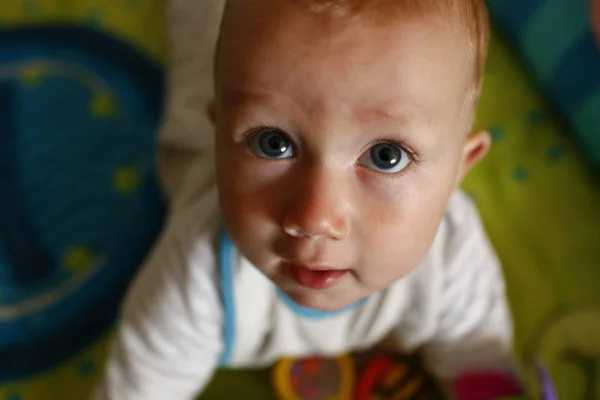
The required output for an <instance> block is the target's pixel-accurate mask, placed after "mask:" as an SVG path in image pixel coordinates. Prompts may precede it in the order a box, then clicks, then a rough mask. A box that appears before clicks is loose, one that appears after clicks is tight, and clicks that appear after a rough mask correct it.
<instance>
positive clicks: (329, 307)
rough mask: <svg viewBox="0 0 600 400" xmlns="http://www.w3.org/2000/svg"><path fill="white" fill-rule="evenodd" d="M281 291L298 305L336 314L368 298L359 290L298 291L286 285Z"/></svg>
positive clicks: (280, 287) (281, 287)
mask: <svg viewBox="0 0 600 400" xmlns="http://www.w3.org/2000/svg"><path fill="white" fill-rule="evenodd" d="M279 289H280V290H281V291H282V292H283V293H285V295H286V296H287V297H288V298H289V299H291V300H292V302H293V303H295V304H296V305H298V306H300V307H304V308H310V309H313V310H319V311H323V312H335V311H340V310H343V309H345V308H348V307H352V306H353V305H355V304H357V303H359V302H360V301H361V300H363V299H364V298H366V297H367V296H368V294H366V293H363V292H362V291H359V290H351V289H342V288H340V289H341V290H332V289H327V290H304V289H300V290H298V289H297V288H289V287H286V286H285V285H284V286H279ZM342 290H343V292H342Z"/></svg>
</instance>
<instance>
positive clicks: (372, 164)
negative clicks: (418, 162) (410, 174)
mask: <svg viewBox="0 0 600 400" xmlns="http://www.w3.org/2000/svg"><path fill="white" fill-rule="evenodd" d="M358 162H359V164H360V165H362V166H364V167H367V168H370V169H373V170H375V171H378V172H384V173H388V174H393V173H396V172H400V171H402V170H403V169H404V168H406V167H407V166H408V165H409V164H410V157H409V156H408V155H407V154H406V151H404V150H402V149H401V148H400V147H398V146H396V145H395V144H391V143H378V144H376V145H375V146H373V147H371V148H370V149H369V150H367V151H366V152H364V153H363V154H362V155H361V156H360V159H359V160H358Z"/></svg>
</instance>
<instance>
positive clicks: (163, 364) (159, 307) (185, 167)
mask: <svg viewBox="0 0 600 400" xmlns="http://www.w3.org/2000/svg"><path fill="white" fill-rule="evenodd" d="M223 5H224V0H211V1H197V0H170V1H169V2H168V9H167V14H168V21H167V23H168V27H169V29H168V32H169V37H168V41H169V63H168V64H169V68H168V77H167V103H166V108H165V111H164V120H163V124H162V127H161V131H160V135H159V146H158V168H159V175H160V178H161V183H162V186H163V189H164V191H165V192H166V195H167V197H168V200H169V210H170V211H169V216H168V219H167V221H166V225H165V228H164V231H163V233H162V235H161V237H160V238H159V241H158V243H157V244H156V246H155V248H154V249H153V251H152V252H151V254H150V255H149V257H148V261H147V262H146V264H145V265H144V266H143V267H142V269H141V271H140V274H139V276H138V277H137V278H136V279H135V281H134V283H133V285H132V287H131V288H130V291H129V293H128V295H127V298H126V300H125V303H124V305H123V308H122V311H121V315H120V321H119V324H118V327H117V332H116V335H115V337H114V340H113V342H112V345H111V347H110V350H109V356H108V361H107V366H106V371H105V374H104V376H103V378H102V380H101V382H100V384H99V386H98V388H97V390H96V391H95V392H94V394H93V396H94V397H93V398H94V399H96V400H138V399H139V400H153V399H157V400H158V399H160V400H164V399H192V398H193V397H194V396H195V395H196V394H197V393H198V392H200V391H201V390H202V389H203V388H204V387H205V385H206V384H207V382H208V381H209V380H210V378H211V376H212V373H213V371H214V369H215V368H216V366H217V363H218V361H219V357H220V355H221V352H222V347H223V343H222V329H223V316H222V303H221V300H220V292H219V286H218V278H217V271H216V268H215V267H216V264H217V260H216V259H215V258H216V253H215V242H216V235H217V231H218V227H217V224H218V221H217V219H218V206H217V199H216V198H217V195H216V185H215V172H214V145H213V127H212V126H211V123H210V121H209V119H208V118H207V114H206V107H207V105H208V103H209V102H210V101H211V100H212V98H213V83H212V80H213V73H212V68H213V61H212V60H213V53H214V49H215V46H216V41H217V35H218V27H219V25H220V20H221V14H222V10H223Z"/></svg>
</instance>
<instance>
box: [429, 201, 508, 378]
mask: <svg viewBox="0 0 600 400" xmlns="http://www.w3.org/2000/svg"><path fill="white" fill-rule="evenodd" d="M446 220H447V224H446V227H445V229H446V232H445V234H444V236H445V237H446V240H445V241H444V243H445V244H444V249H443V253H444V256H443V260H444V262H443V266H442V267H441V271H442V273H441V279H440V281H439V288H440V289H441V290H440V295H439V297H437V301H436V302H435V303H436V307H435V314H434V315H435V321H436V322H435V330H434V333H433V337H432V339H431V340H429V341H428V343H427V344H426V345H425V346H424V356H425V360H426V362H427V363H428V365H429V367H430V369H431V370H432V372H433V373H434V374H435V375H436V376H437V377H438V378H440V379H453V378H455V377H456V376H457V375H459V374H460V373H463V372H474V371H484V370H496V371H502V372H510V371H511V370H512V366H513V365H512V354H513V353H512V334H513V325H512V320H511V316H510V311H509V307H508V304H507V300H506V295H505V286H504V278H503V275H502V271H501V268H500V265H499V262H498V259H497V257H496V255H495V253H494V251H493V249H492V247H491V245H490V243H489V241H488V239H487V237H486V234H485V232H484V230H483V227H482V225H481V222H480V220H479V216H478V214H477V211H476V209H475V207H474V205H473V204H472V203H471V201H470V200H469V199H468V198H467V197H466V196H465V195H464V194H462V193H458V194H456V195H455V196H454V197H453V198H452V199H451V202H450V205H449V211H448V215H447V218H446Z"/></svg>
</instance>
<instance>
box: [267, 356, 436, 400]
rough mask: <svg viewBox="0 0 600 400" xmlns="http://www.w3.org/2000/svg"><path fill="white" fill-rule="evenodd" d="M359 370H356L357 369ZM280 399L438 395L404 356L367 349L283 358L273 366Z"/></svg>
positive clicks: (402, 399) (346, 399)
mask: <svg viewBox="0 0 600 400" xmlns="http://www.w3.org/2000/svg"><path fill="white" fill-rule="evenodd" d="M357 372H359V373H357ZM274 380H275V390H276V393H277V398H278V399H280V400H350V399H354V400H372V399H394V400H409V399H411V400H412V399H419V400H420V399H429V400H431V399H437V398H439V397H440V396H439V395H438V393H437V388H436V386H435V385H434V384H433V380H432V379H431V378H430V377H429V376H428V375H427V374H426V373H425V372H424V371H423V370H422V368H420V367H418V365H417V363H414V362H412V361H410V360H409V359H406V358H400V357H396V356H392V355H388V354H378V353H368V354H358V355H352V356H342V357H339V358H336V359H330V360H328V359H321V358H311V359H306V360H292V359H284V360H282V361H280V362H279V363H278V364H277V366H276V367H275V370H274Z"/></svg>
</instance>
